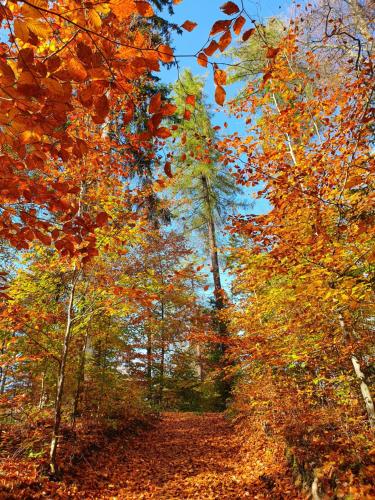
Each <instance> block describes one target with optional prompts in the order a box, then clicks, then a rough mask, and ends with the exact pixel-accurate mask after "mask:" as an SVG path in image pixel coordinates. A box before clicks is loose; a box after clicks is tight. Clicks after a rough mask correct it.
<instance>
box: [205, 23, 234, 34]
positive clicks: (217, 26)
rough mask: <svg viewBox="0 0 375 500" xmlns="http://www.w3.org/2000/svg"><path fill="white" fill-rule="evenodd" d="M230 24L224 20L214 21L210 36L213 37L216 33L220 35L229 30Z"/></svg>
mask: <svg viewBox="0 0 375 500" xmlns="http://www.w3.org/2000/svg"><path fill="white" fill-rule="evenodd" d="M231 22H232V21H230V20H226V19H225V20H220V21H216V23H214V24H213V26H212V28H211V31H210V36H214V35H216V34H217V33H221V32H222V31H226V30H227V29H228V28H229V26H230V25H231Z"/></svg>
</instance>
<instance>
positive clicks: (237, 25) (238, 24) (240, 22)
mask: <svg viewBox="0 0 375 500" xmlns="http://www.w3.org/2000/svg"><path fill="white" fill-rule="evenodd" d="M245 23H246V19H245V18H244V17H243V16H240V17H237V19H236V20H235V21H234V24H233V31H234V32H235V33H236V35H239V34H240V33H241V30H242V28H243V27H244V24H245Z"/></svg>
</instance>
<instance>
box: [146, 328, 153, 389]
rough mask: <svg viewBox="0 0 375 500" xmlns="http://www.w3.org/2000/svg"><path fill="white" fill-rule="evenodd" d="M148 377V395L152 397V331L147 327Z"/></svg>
mask: <svg viewBox="0 0 375 500" xmlns="http://www.w3.org/2000/svg"><path fill="white" fill-rule="evenodd" d="M146 378H147V386H148V397H149V399H152V333H151V331H150V330H149V329H147V367H146Z"/></svg>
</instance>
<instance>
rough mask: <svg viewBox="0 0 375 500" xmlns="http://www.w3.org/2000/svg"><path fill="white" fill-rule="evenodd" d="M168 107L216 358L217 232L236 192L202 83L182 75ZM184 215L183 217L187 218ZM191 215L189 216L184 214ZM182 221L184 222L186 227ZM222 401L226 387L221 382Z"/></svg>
mask: <svg viewBox="0 0 375 500" xmlns="http://www.w3.org/2000/svg"><path fill="white" fill-rule="evenodd" d="M174 91H175V98H174V102H175V104H176V106H177V110H178V112H179V113H180V115H184V121H182V122H181V123H179V124H178V125H177V129H176V130H175V132H174V142H175V143H176V146H173V147H174V148H176V152H175V154H174V163H175V170H176V171H175V172H174V180H173V189H174V191H175V192H176V194H177V196H178V199H179V200H181V201H180V203H181V205H180V207H179V211H180V213H182V215H183V216H184V220H185V225H186V226H187V228H188V230H189V231H199V233H200V235H202V236H203V241H204V242H205V243H206V244H208V252H209V259H210V263H211V272H212V276H213V281H214V301H215V308H216V310H217V313H218V314H217V315H216V319H215V321H216V328H217V330H218V335H219V337H220V338H221V341H220V349H221V356H223V355H224V352H225V336H226V335H227V331H226V326H225V324H224V322H223V321H222V319H220V315H219V313H220V311H221V310H222V309H223V308H224V305H225V292H224V289H223V286H222V276H221V271H220V262H219V254H218V247H219V242H218V234H217V233H218V228H219V227H220V226H221V225H222V223H223V222H224V221H225V220H226V217H227V216H228V215H229V214H230V213H231V212H233V211H234V210H235V208H236V206H238V204H239V201H238V197H239V195H240V192H241V189H240V188H239V187H237V186H236V185H235V184H234V183H233V178H232V176H231V174H230V172H229V170H228V168H227V167H226V166H225V165H224V164H223V163H222V159H221V158H220V155H219V153H218V151H217V149H216V141H217V137H216V131H215V130H214V127H213V126H212V124H211V118H210V114H209V111H208V109H207V105H206V104H205V102H204V96H203V82H202V81H201V80H199V79H198V78H195V77H193V75H192V74H191V72H189V71H185V72H184V73H183V74H182V75H181V78H180V79H179V80H178V81H177V83H176V84H175V87H174ZM188 213H189V215H188ZM191 213H192V216H191V215H190V214H191ZM186 221H188V222H187V223H186ZM222 385H223V387H222V390H223V397H224V398H225V399H226V398H227V397H228V395H229V386H228V384H226V383H225V382H222Z"/></svg>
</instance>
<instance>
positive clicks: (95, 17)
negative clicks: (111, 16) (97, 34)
mask: <svg viewBox="0 0 375 500" xmlns="http://www.w3.org/2000/svg"><path fill="white" fill-rule="evenodd" d="M89 24H90V26H92V27H93V28H100V27H101V25H102V20H101V19H100V16H99V14H98V13H97V11H96V10H94V9H91V10H90V12H89Z"/></svg>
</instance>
